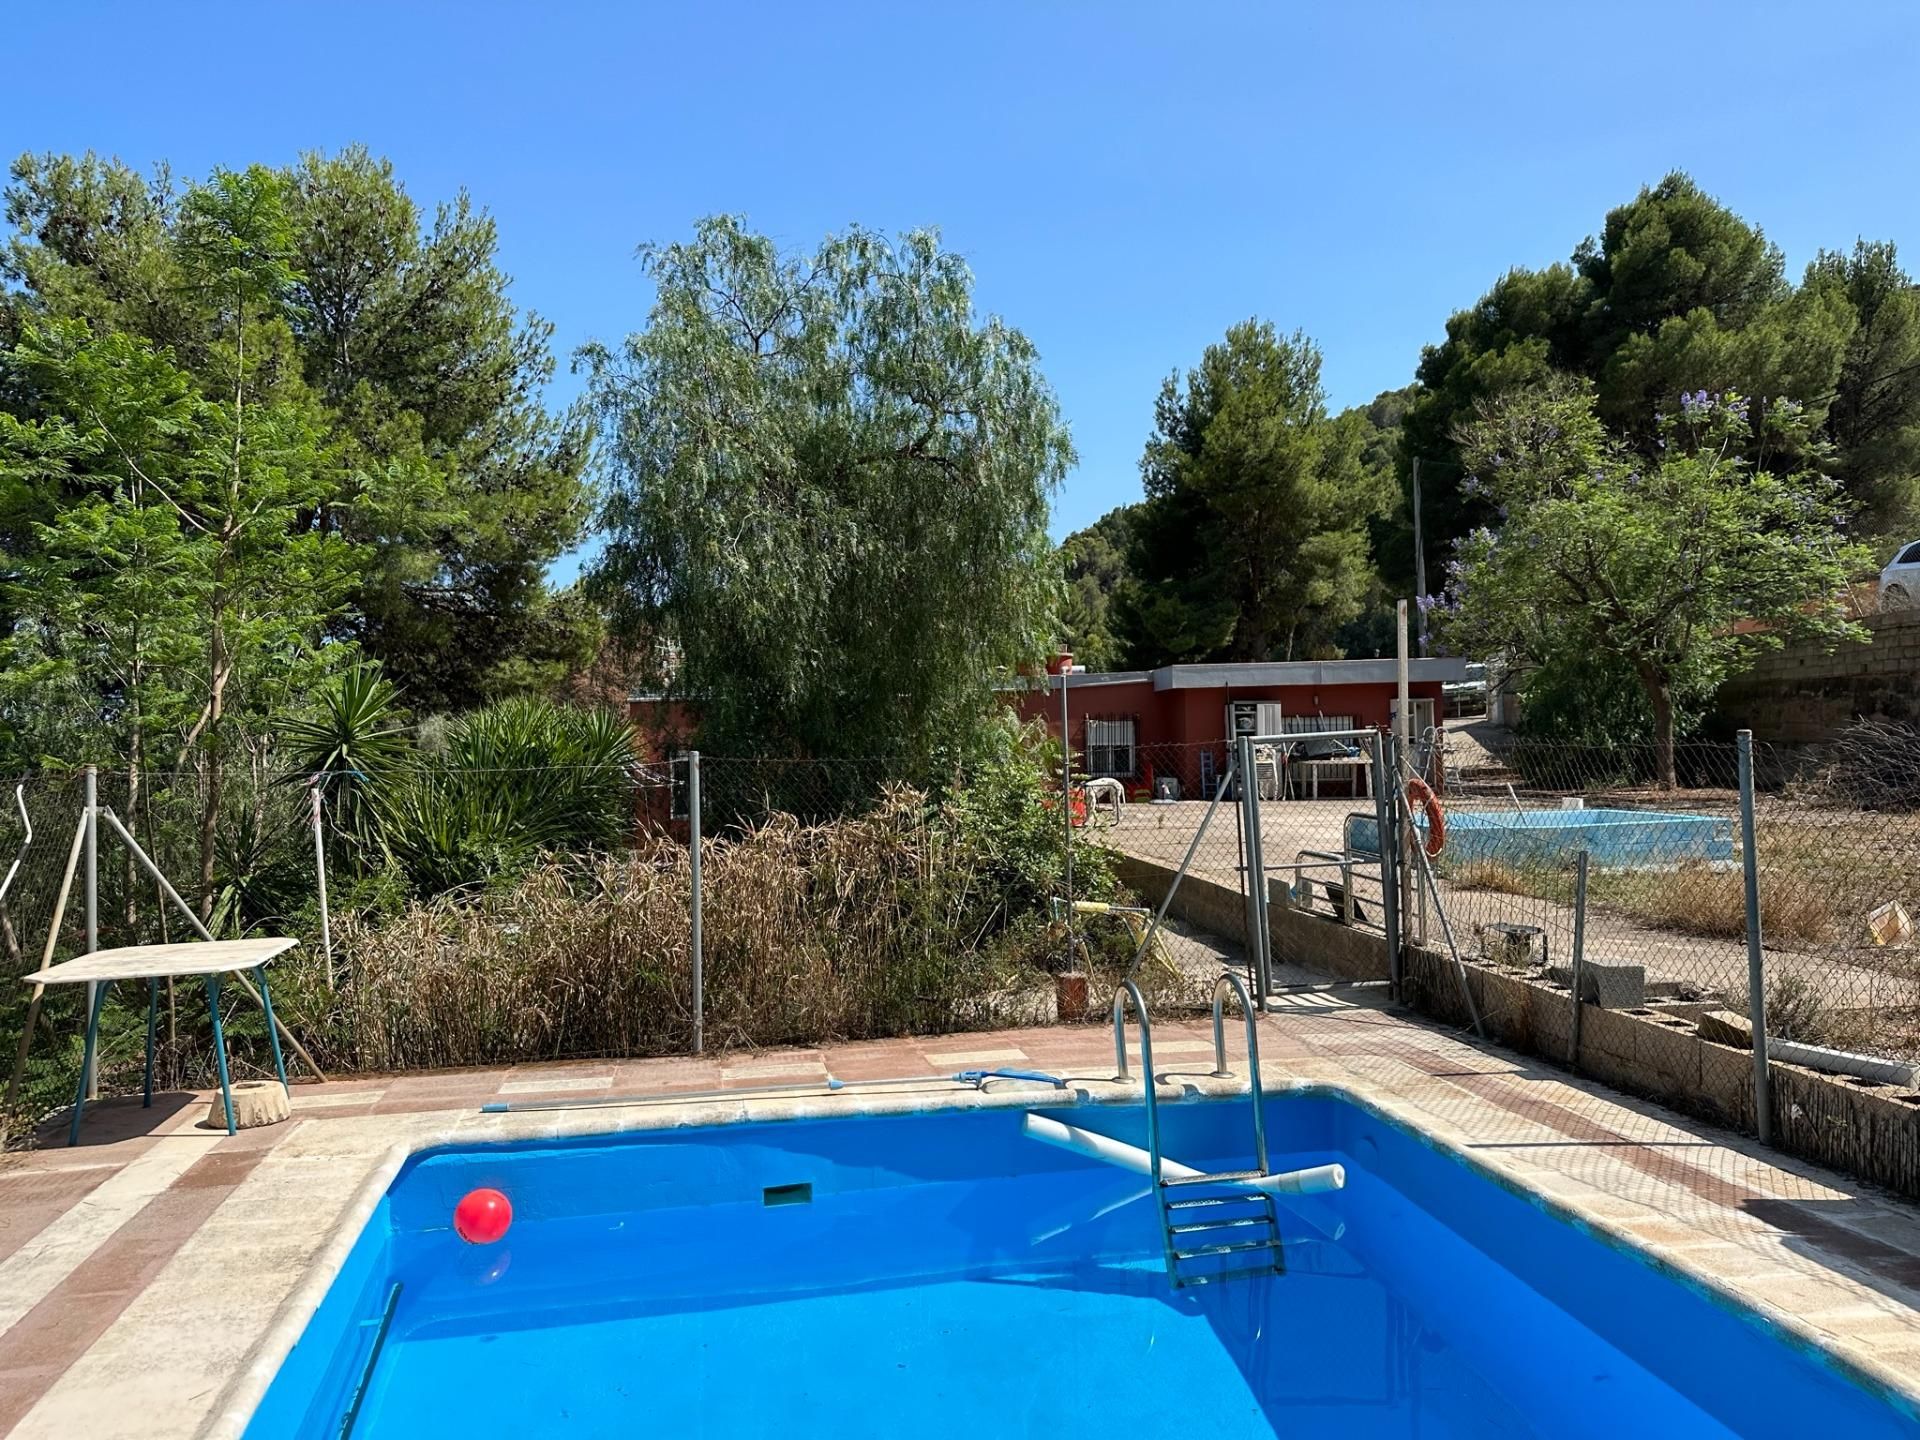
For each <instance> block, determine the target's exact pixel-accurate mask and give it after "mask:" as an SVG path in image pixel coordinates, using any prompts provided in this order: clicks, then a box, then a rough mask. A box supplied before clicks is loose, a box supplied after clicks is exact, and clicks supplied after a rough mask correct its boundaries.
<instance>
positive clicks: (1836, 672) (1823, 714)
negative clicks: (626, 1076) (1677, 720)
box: [1715, 609, 1920, 744]
mask: <svg viewBox="0 0 1920 1440" xmlns="http://www.w3.org/2000/svg"><path fill="white" fill-rule="evenodd" d="M1861 623H1862V624H1864V625H1865V626H1866V627H1867V629H1868V630H1869V631H1870V632H1871V634H1872V638H1871V640H1870V641H1869V642H1868V643H1867V644H1864V645H1862V644H1857V643H1843V644H1841V645H1839V646H1838V647H1836V648H1834V649H1832V650H1829V649H1827V648H1826V647H1825V646H1822V645H1817V644H1801V645H1788V646H1786V647H1784V648H1783V649H1780V650H1776V651H1774V652H1773V653H1771V654H1768V655H1764V656H1762V657H1761V659H1760V662H1759V664H1757V665H1756V666H1754V668H1753V669H1752V670H1750V671H1748V672H1747V673H1746V674H1745V675H1742V676H1741V677H1740V678H1739V679H1737V680H1734V681H1731V682H1729V683H1728V684H1727V685H1726V686H1725V687H1724V688H1723V689H1722V690H1721V692H1720V698H1719V701H1718V702H1717V704H1716V707H1715V708H1716V710H1717V712H1718V714H1719V716H1720V718H1721V719H1722V720H1723V721H1725V722H1726V723H1727V724H1728V725H1729V726H1730V727H1732V728H1736V729H1737V728H1741V727H1745V728H1747V729H1750V730H1752V731H1753V733H1754V738H1756V739H1758V740H1762V741H1767V742H1771V743H1775V744H1811V743H1815V742H1818V741H1821V740H1825V739H1827V738H1829V737H1830V736H1832V735H1833V734H1834V732H1835V731H1837V730H1839V729H1840V728H1841V727H1843V726H1844V725H1846V724H1847V723H1848V722H1849V721H1851V720H1855V719H1858V718H1860V717H1862V716H1869V717H1874V718H1879V719H1885V720H1899V721H1905V722H1907V723H1909V724H1920V609H1914V610H1901V611H1896V612H1894V613H1892V614H1887V615H1869V616H1867V617H1865V619H1864V620H1863V621H1862V622H1861Z"/></svg>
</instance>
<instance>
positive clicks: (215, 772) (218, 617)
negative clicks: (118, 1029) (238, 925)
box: [200, 562, 227, 929]
mask: <svg viewBox="0 0 1920 1440" xmlns="http://www.w3.org/2000/svg"><path fill="white" fill-rule="evenodd" d="M221 568H222V567H221V566H220V565H219V564H218V563H217V562H216V566H215V570H214V582H213V584H214V590H213V617H212V618H213V624H212V627H211V629H210V632H209V634H208V637H207V662H208V663H207V678H208V680H209V681H210V682H211V684H212V690H211V693H209V695H208V696H207V734H206V747H207V761H206V763H207V793H206V798H205V800H204V802H203V804H202V807H201V811H200V923H201V924H202V925H205V926H207V927H208V928H209V929H211V928H212V926H213V848H214V846H213V842H214V834H215V832H216V830H217V829H218V827H219V823H220V794H221V790H222V788H223V786H224V781H225V773H224V769H223V766H222V763H221V762H222V756H221V754H220V745H221V741H222V740H223V739H224V738H225V737H224V736H223V735H222V733H221V724H220V722H221V719H222V717H223V716H224V714H225V712H226V690H227V674H226V671H227V645H226V633H225V631H224V629H223V628H222V621H223V619H224V616H223V614H222V606H221V603H220V601H221V595H220V585H221V579H222V577H221V574H220V570H221Z"/></svg>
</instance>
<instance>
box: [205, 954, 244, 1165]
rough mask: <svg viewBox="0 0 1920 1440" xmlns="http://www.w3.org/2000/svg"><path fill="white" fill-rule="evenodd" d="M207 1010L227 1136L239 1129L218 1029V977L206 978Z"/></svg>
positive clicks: (224, 1045) (223, 1039) (222, 1037)
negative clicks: (224, 1110) (224, 1107)
mask: <svg viewBox="0 0 1920 1440" xmlns="http://www.w3.org/2000/svg"><path fill="white" fill-rule="evenodd" d="M207 1009H209V1010H211V1011H212V1012H213V1059H214V1063H215V1064H216V1065H218V1066H219V1068H220V1099H221V1101H222V1102H223V1103H224V1104H225V1105H226V1107H227V1134H229V1135H232V1134H234V1133H235V1132H236V1131H237V1130H238V1129H239V1128H240V1127H239V1126H237V1125H235V1124H234V1123H233V1085H232V1082H231V1081H229V1080H228V1078H227V1036H226V1032H225V1031H224V1030H222V1029H221V1028H220V977H219V976H218V975H209V976H207Z"/></svg>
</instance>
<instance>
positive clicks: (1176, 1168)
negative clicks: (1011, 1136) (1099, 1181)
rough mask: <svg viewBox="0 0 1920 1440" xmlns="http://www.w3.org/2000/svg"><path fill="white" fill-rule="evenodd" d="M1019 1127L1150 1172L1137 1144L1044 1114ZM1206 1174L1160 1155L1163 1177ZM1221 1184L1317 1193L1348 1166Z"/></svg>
mask: <svg viewBox="0 0 1920 1440" xmlns="http://www.w3.org/2000/svg"><path fill="white" fill-rule="evenodd" d="M1020 1129H1021V1132H1022V1133H1023V1134H1025V1135H1026V1137H1027V1138H1028V1139H1029V1140H1038V1141H1040V1142H1041V1143H1042V1144H1045V1145H1055V1146H1058V1147H1059V1148H1060V1149H1062V1150H1071V1151H1073V1152H1074V1153H1075V1154H1078V1155H1088V1156H1091V1157H1092V1158H1093V1159H1095V1160H1104V1161H1106V1162H1107V1163H1108V1164H1109V1165H1118V1166H1119V1167H1120V1168H1121V1169H1122V1170H1131V1171H1132V1172H1133V1173H1134V1174H1136V1175H1151V1174H1152V1173H1153V1157H1152V1156H1151V1155H1149V1154H1147V1152H1146V1151H1144V1150H1142V1149H1141V1148H1140V1147H1139V1146H1138V1145H1129V1144H1127V1143H1126V1142H1125V1141H1124V1140H1115V1139H1113V1138H1112V1137H1110V1136H1107V1135H1096V1134H1094V1132H1093V1131H1091V1130H1082V1129H1081V1128H1080V1127H1079V1126H1077V1125H1066V1124H1063V1123H1062V1122H1060V1121H1058V1120H1049V1119H1048V1118H1047V1117H1046V1116H1044V1115H1034V1114H1031V1113H1029V1114H1028V1115H1027V1116H1026V1117H1025V1118H1024V1119H1023V1120H1022V1121H1021V1122H1020ZM1205 1173H1206V1172H1205V1171H1204V1170H1196V1169H1194V1168H1193V1166H1191V1165H1182V1164H1181V1163H1180V1162H1179V1161H1178V1160H1169V1159H1168V1158H1167V1157H1166V1156H1164V1155H1163V1156H1161V1157H1160V1177H1161V1178H1162V1179H1163V1180H1192V1179H1197V1178H1199V1177H1200V1176H1202V1175H1204V1174H1205ZM1221 1183H1222V1184H1227V1185H1234V1186H1237V1187H1240V1188H1244V1189H1247V1190H1262V1191H1265V1192H1266V1193H1268V1194H1270V1195H1319V1194H1323V1193H1325V1192H1326V1191H1328V1190H1340V1189H1344V1188H1345V1187H1346V1183H1347V1169H1346V1166H1344V1165H1310V1166H1308V1167H1307V1168H1306V1169H1304V1170H1289V1171H1287V1172H1286V1173H1285V1174H1284V1175H1268V1176H1265V1177H1264V1178H1261V1179H1257V1180H1227V1181H1222V1182H1221Z"/></svg>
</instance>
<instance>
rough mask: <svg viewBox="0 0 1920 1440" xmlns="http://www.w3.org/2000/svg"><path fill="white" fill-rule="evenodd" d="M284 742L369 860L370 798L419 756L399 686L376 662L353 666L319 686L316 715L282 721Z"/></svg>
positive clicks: (344, 831)
mask: <svg viewBox="0 0 1920 1440" xmlns="http://www.w3.org/2000/svg"><path fill="white" fill-rule="evenodd" d="M280 738H281V743H282V745H283V746H284V749H285V753H286V755H287V756H288V758H289V759H291V760H292V762H293V765H294V767H295V768H296V769H297V770H298V772H299V774H300V775H301V776H312V777H314V778H315V783H317V784H319V785H320V786H321V791H322V793H323V794H324V795H325V796H326V799H327V812H328V814H329V816H330V817H331V819H332V822H333V825H334V828H335V829H336V830H338V831H339V832H340V834H341V835H343V836H345V837H346V839H347V841H348V843H349V844H350V845H351V846H352V847H353V848H354V850H356V851H357V852H360V853H361V854H362V855H363V856H364V854H365V852H367V851H369V850H371V849H372V848H374V846H375V845H376V843H377V841H376V836H375V833H374V830H375V825H374V821H375V816H374V811H373V805H372V802H371V796H372V795H373V794H374V793H376V792H377V791H378V790H379V789H380V788H381V787H382V786H383V785H384V784H385V783H386V782H388V781H390V780H391V779H392V778H393V776H394V774H395V772H396V771H397V770H398V769H399V768H400V767H401V766H402V765H403V764H405V763H406V762H407V760H408V759H409V757H410V753H411V751H412V743H411V741H410V740H409V738H408V734H407V724H406V712H405V710H404V709H403V708H402V706H401V704H400V692H399V691H398V690H397V689H395V688H394V685H393V682H392V681H390V680H388V679H387V678H386V676H385V675H383V674H382V673H381V670H380V666H379V665H378V664H377V663H376V662H374V661H370V660H369V661H362V662H361V663H359V664H357V665H352V666H349V667H348V668H347V669H345V670H342V671H340V672H339V673H338V674H337V675H335V676H333V678H332V679H330V680H329V681H328V682H327V683H326V684H325V685H323V686H321V687H320V689H319V691H318V693H317V694H316V695H315V697H314V709H313V712H312V713H311V714H309V715H304V716H297V717H295V718H293V719H291V720H286V721H283V722H282V723H281V726H280Z"/></svg>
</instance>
